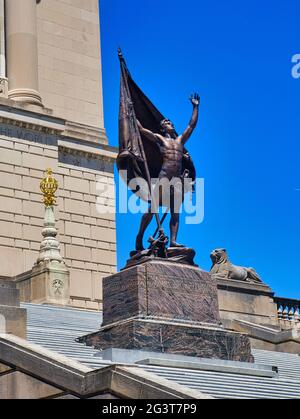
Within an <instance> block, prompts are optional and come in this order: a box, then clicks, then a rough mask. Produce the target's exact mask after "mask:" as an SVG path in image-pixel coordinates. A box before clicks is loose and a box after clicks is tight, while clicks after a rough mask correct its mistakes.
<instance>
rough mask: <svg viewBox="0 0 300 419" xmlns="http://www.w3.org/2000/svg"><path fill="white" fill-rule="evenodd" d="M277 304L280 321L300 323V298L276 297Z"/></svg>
mask: <svg viewBox="0 0 300 419" xmlns="http://www.w3.org/2000/svg"><path fill="white" fill-rule="evenodd" d="M274 301H275V303H276V304H277V315H278V321H279V322H280V323H286V324H288V323H290V324H291V325H292V324H294V325H300V300H291V299H289V298H280V297H275V298H274Z"/></svg>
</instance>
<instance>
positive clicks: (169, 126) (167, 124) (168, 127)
mask: <svg viewBox="0 0 300 419" xmlns="http://www.w3.org/2000/svg"><path fill="white" fill-rule="evenodd" d="M160 126H161V131H162V133H163V134H169V135H171V137H173V136H174V134H175V128H174V125H173V122H171V121H170V120H169V119H163V120H162V121H161V123H160Z"/></svg>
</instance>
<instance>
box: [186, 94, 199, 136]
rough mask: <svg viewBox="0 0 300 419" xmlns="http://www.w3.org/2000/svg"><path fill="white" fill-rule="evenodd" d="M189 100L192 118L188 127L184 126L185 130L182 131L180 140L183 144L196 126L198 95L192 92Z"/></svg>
mask: <svg viewBox="0 0 300 419" xmlns="http://www.w3.org/2000/svg"><path fill="white" fill-rule="evenodd" d="M190 101H191V103H192V105H193V114H192V118H191V120H190V122H189V125H188V127H187V128H186V130H185V131H184V133H183V134H182V136H181V141H182V143H183V144H185V143H186V142H187V140H188V139H189V138H190V137H191V135H192V133H193V131H194V129H195V128H196V126H197V122H198V117H199V105H200V96H199V95H198V93H194V94H193V95H192V96H191V97H190Z"/></svg>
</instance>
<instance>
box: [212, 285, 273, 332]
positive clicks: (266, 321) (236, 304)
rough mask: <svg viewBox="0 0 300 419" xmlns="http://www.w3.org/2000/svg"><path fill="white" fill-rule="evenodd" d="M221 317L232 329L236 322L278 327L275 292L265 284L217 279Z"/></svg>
mask: <svg viewBox="0 0 300 419" xmlns="http://www.w3.org/2000/svg"><path fill="white" fill-rule="evenodd" d="M216 281H217V286H218V298H219V306H220V316H221V319H222V322H223V324H224V325H228V326H229V327H230V323H231V322H233V321H235V320H243V321H247V322H251V323H256V324H259V325H265V326H271V327H278V319H277V305H276V303H275V302H274V292H273V291H272V290H271V288H269V287H268V286H267V285H265V284H251V283H249V282H243V281H234V280H230V279H222V278H218V277H216Z"/></svg>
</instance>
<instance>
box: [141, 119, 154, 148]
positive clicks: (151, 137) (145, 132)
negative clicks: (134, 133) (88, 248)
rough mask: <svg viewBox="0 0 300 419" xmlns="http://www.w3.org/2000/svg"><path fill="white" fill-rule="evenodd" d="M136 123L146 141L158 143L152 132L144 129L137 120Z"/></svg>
mask: <svg viewBox="0 0 300 419" xmlns="http://www.w3.org/2000/svg"><path fill="white" fill-rule="evenodd" d="M136 123H137V126H138V129H139V131H140V133H141V134H143V135H144V136H145V138H147V140H149V141H152V142H154V143H156V142H158V139H157V137H156V135H155V134H154V133H153V132H152V131H150V130H148V129H146V128H144V127H143V126H142V124H141V123H140V121H139V120H138V119H137V120H136Z"/></svg>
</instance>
